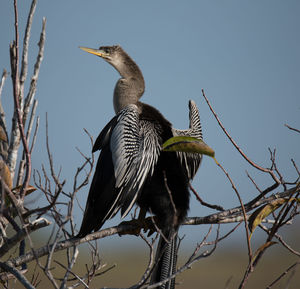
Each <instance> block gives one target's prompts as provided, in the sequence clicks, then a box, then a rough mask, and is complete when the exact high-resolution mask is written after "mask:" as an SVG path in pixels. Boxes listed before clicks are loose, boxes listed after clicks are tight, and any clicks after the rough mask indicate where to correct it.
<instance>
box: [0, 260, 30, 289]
mask: <svg viewBox="0 0 300 289" xmlns="http://www.w3.org/2000/svg"><path fill="white" fill-rule="evenodd" d="M0 268H1V269H2V270H4V271H6V272H10V273H11V274H12V275H14V276H15V277H16V278H17V279H18V280H19V281H20V282H21V284H22V285H23V286H24V287H25V288H26V289H34V287H33V286H32V285H31V284H30V283H29V281H28V280H27V279H26V277H25V276H24V274H22V272H20V271H19V270H18V269H16V268H15V267H14V266H11V265H10V264H9V263H8V262H0Z"/></svg>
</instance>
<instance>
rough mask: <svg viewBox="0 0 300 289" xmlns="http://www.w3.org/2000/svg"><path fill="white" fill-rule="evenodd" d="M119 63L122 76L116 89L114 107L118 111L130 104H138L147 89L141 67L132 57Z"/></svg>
mask: <svg viewBox="0 0 300 289" xmlns="http://www.w3.org/2000/svg"><path fill="white" fill-rule="evenodd" d="M126 60H127V61H126V62H124V65H118V71H119V73H120V75H121V76H122V78H120V79H119V80H118V82H117V84H116V86H115V91H114V109H115V112H116V113H118V112H119V111H120V110H122V109H123V108H125V107H126V106H127V105H129V104H137V103H138V101H139V99H140V98H141V96H142V95H143V93H144V91H145V81H144V77H143V74H142V72H141V70H140V69H139V67H138V66H137V65H136V64H135V63H134V62H133V61H132V60H131V59H130V58H128V59H126Z"/></svg>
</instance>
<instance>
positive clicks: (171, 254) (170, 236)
mask: <svg viewBox="0 0 300 289" xmlns="http://www.w3.org/2000/svg"><path fill="white" fill-rule="evenodd" d="M177 238H178V237H177V232H174V230H171V232H168V233H167V234H166V235H164V236H160V239H159V241H158V245H157V249H156V256H155V262H156V267H155V268H154V271H153V273H152V277H151V281H150V284H155V283H158V282H160V281H163V280H166V279H167V278H169V277H170V276H171V275H173V274H174V273H175V271H176V263H177ZM167 240H168V241H167ZM157 288H160V289H174V288H175V278H173V279H171V280H169V281H168V282H166V283H164V284H163V285H161V286H159V287H157Z"/></svg>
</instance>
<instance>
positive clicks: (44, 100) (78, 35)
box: [0, 0, 300, 242]
mask: <svg viewBox="0 0 300 289" xmlns="http://www.w3.org/2000/svg"><path fill="white" fill-rule="evenodd" d="M30 2H31V1H19V4H18V5H19V6H18V7H19V18H20V19H19V26H20V41H21V40H22V39H23V35H24V27H25V23H26V19H27V14H28V11H29V7H30ZM299 12H300V3H299V1H296V0H294V1H279V0H272V1H271V0H265V1H233V0H229V1H197V0H194V1H171V0H165V1H157V0H156V1H140V0H132V1H123V0H119V1H116V0H113V1H100V0H99V1H92V0H90V1H78V0H72V1H71V0H65V1H57V0H56V1H38V4H37V9H36V12H35V16H34V21H33V27H32V33H31V40H30V52H29V53H30V55H29V77H30V76H31V73H32V71H33V66H34V62H35V59H36V55H37V51H38V50H37V49H38V47H37V43H38V40H39V33H40V31H41V25H42V18H43V17H46V20H47V24H46V44H45V54H44V60H43V62H42V65H41V69H40V76H39V80H38V83H37V92H36V99H38V101H39V105H38V111H37V114H38V115H39V116H40V129H39V133H38V140H37V144H36V146H35V150H34V153H33V156H32V160H33V167H34V168H35V169H38V170H40V169H41V164H42V163H44V164H47V155H46V146H45V115H46V112H47V113H48V119H49V138H50V147H51V150H52V154H53V160H54V164H55V169H56V170H57V171H58V170H59V169H60V168H62V171H61V176H62V178H64V179H66V180H67V183H66V187H65V190H66V191H68V190H71V188H72V179H73V175H74V173H75V171H76V169H77V167H78V166H79V165H80V164H81V163H82V161H83V159H82V157H81V156H80V154H79V153H78V152H77V150H76V147H78V148H79V149H80V150H81V151H82V152H84V153H85V154H89V153H90V151H91V146H90V142H89V139H88V138H87V137H86V135H85V133H84V132H83V129H84V128H85V129H87V130H88V131H89V132H90V134H91V135H93V137H94V139H95V138H96V137H97V135H98V134H99V132H100V131H101V129H102V128H103V127H104V126H105V124H106V123H107V122H108V121H109V120H110V119H111V118H112V117H113V116H114V110H113V105H112V95H113V89H114V85H115V83H116V81H117V79H118V78H119V76H118V73H117V72H116V71H115V70H114V69H113V67H111V66H110V65H109V64H107V63H106V62H105V61H103V60H102V59H100V58H97V57H96V56H93V55H90V54H87V53H85V52H83V51H82V50H80V49H79V48H78V46H87V47H92V48H97V47H99V46H102V45H114V44H120V45H121V46H122V47H123V49H124V50H125V51H127V52H128V54H129V55H130V56H131V57H132V58H133V59H134V60H135V61H136V63H137V64H138V65H139V67H140V68H141V70H142V72H143V75H144V78H145V82H146V91H145V94H144V96H143V98H142V101H143V102H146V103H148V104H151V105H153V106H154V107H156V108H158V109H159V110H160V111H161V112H162V113H163V115H164V116H165V117H166V118H167V119H168V120H170V121H171V122H172V123H173V125H174V127H176V128H180V129H184V128H187V127H188V100H189V99H193V100H194V101H195V102H196V104H197V106H198V108H199V112H200V117H201V122H202V127H203V135H204V140H205V142H206V143H207V144H209V145H210V146H211V147H212V148H213V149H214V150H215V152H216V158H217V159H218V161H219V162H220V163H221V164H222V165H223V166H224V167H225V168H226V170H227V171H228V172H229V173H230V175H231V177H232V179H233V181H234V182H235V184H236V186H237V188H238V190H239V192H240V194H241V197H242V199H243V201H245V202H246V201H247V200H250V199H251V198H253V197H254V196H255V194H257V191H256V190H255V187H254V186H253V184H252V183H251V181H250V180H249V179H248V177H247V175H246V170H247V171H248V172H249V173H250V174H251V176H253V177H254V178H255V180H256V181H257V184H258V185H259V187H260V188H261V189H264V188H266V187H268V186H269V185H271V184H272V180H271V178H270V177H269V176H268V175H265V174H262V173H259V172H257V171H256V170H255V169H253V168H251V167H250V166H249V165H248V164H247V163H246V162H245V160H244V159H242V158H241V156H240V155H239V153H238V152H237V151H236V150H235V148H234V147H233V146H232V145H231V144H230V142H229V141H228V139H227V138H226V136H225V135H224V133H223V132H222V131H221V129H220V127H219V126H218V124H217V122H216V121H215V119H214V117H213V116H212V114H211V112H210V111H209V108H208V106H207V104H206V103H205V101H204V99H203V97H202V94H201V89H204V90H205V93H206V95H207V97H208V98H209V100H210V102H211V104H212V105H213V107H214V109H215V111H216V112H217V114H218V116H219V117H220V119H221V120H222V122H223V124H224V126H225V127H226V129H227V130H228V131H229V132H230V134H231V135H232V137H233V138H234V139H235V141H236V142H237V143H238V144H239V145H240V146H241V148H242V149H243V150H244V152H245V153H246V154H247V155H248V156H249V157H250V158H251V159H252V160H253V161H255V162H257V163H258V164H259V165H261V166H263V167H269V166H270V155H269V152H268V148H271V149H274V148H276V155H277V165H278V168H279V170H280V171H281V172H282V174H283V176H284V178H285V179H286V180H287V181H290V182H292V181H294V180H295V179H296V172H295V170H294V168H293V166H292V163H291V161H290V160H291V158H293V159H294V160H295V161H296V163H298V165H299V162H300V152H299V134H297V133H295V132H292V131H290V130H289V129H287V128H286V127H285V126H284V124H288V125H290V126H292V127H296V128H298V129H299V128H300V117H299V116H300V97H299V91H300V79H299V77H300V57H299V51H300V40H299V26H300V18H299ZM13 19H14V18H13V4H12V1H1V4H0V27H1V30H0V36H1V42H0V69H1V70H2V69H3V68H6V69H7V70H8V71H10V64H9V43H10V42H11V41H12V40H13V39H14V30H13V28H14V26H13V24H14V22H13ZM29 80H30V78H29V79H28V81H27V84H26V85H27V86H26V87H27V88H28V84H29ZM2 103H3V106H4V108H5V109H6V111H7V113H6V116H7V120H9V119H10V118H11V109H12V105H13V100H12V92H11V80H10V79H9V78H8V79H7V81H6V84H5V87H4V90H3V92H2ZM97 156H98V154H96V157H97ZM193 186H194V187H195V189H196V190H197V191H198V192H199V194H200V195H201V197H202V199H203V200H205V201H206V202H209V203H213V204H220V205H222V206H223V207H225V208H230V207H233V206H237V205H238V204H239V203H238V199H237V197H236V195H235V193H234V191H233V190H232V188H231V185H230V183H229V182H228V180H227V178H226V177H225V175H224V174H223V173H222V172H221V171H220V169H219V168H218V167H217V166H216V165H215V163H214V162H213V160H212V159H210V158H208V157H204V160H203V162H202V165H201V168H200V169H199V172H198V174H197V176H196V177H195V179H194V182H193ZM87 192H88V188H86V189H84V190H83V191H82V192H81V193H80V194H79V195H78V199H79V202H80V204H81V205H83V206H84V204H85V201H86V198H87ZM37 194H38V193H37ZM210 213H213V211H211V210H209V209H207V208H203V207H202V206H201V205H200V204H199V203H197V202H196V201H195V200H194V199H192V202H191V210H190V213H189V215H190V216H205V215H207V214H210ZM81 216H82V213H81V211H80V210H78V209H77V210H76V211H75V221H76V222H77V223H78V227H79V225H80V220H81ZM119 221H120V219H119V216H116V217H115V220H114V221H113V222H109V223H108V224H107V226H109V225H111V224H117V223H118V222H119ZM195 231H196V232H195ZM183 232H186V234H187V237H186V238H187V240H189V241H195V240H196V237H195V236H196V234H198V232H203V231H202V230H201V228H199V227H197V229H195V228H185V229H184V231H183ZM241 232H242V233H241V234H244V232H243V231H242V230H241ZM240 236H241V235H240V234H238V233H237V234H235V236H234V237H233V238H235V239H234V240H236V241H237V242H238V240H239V238H240ZM116 242H118V241H116Z"/></svg>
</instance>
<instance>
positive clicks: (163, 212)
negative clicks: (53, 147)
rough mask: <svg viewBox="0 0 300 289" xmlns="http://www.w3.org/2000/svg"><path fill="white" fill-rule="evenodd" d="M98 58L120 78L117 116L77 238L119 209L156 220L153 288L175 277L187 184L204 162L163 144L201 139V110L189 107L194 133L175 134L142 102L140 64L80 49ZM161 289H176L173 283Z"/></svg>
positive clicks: (104, 141)
mask: <svg viewBox="0 0 300 289" xmlns="http://www.w3.org/2000/svg"><path fill="white" fill-rule="evenodd" d="M80 48H81V49H82V50H84V51H86V52H89V53H92V54H94V55H97V56H100V57H101V58H103V59H104V60H106V61H107V62H108V63H109V64H111V65H112V66H113V67H114V68H115V69H116V70H117V71H118V72H119V73H120V75H121V78H120V79H119V80H118V81H117V83H116V86H115V89H114V96H113V104H114V109H115V112H116V115H115V116H114V117H113V118H112V120H111V121H110V122H109V123H108V124H107V125H106V126H105V127H104V129H103V130H102V131H101V133H100V135H99V136H98V138H97V140H96V142H95V145H94V147H93V152H95V151H97V150H101V153H100V156H99V159H98V163H97V166H96V171H95V174H94V177H93V180H92V183H91V187H90V191H89V195H88V199H87V203H86V208H85V212H84V216H83V221H82V225H81V228H80V231H79V233H78V237H84V236H86V235H87V234H89V233H91V232H92V231H97V230H99V229H100V228H101V227H102V225H103V224H104V222H105V221H106V220H108V219H110V218H112V217H113V216H114V215H115V214H116V213H117V212H118V211H119V210H121V216H122V218H123V217H125V216H126V215H127V214H128V212H129V211H130V209H131V208H132V207H133V205H134V204H137V205H138V206H139V207H140V208H141V211H143V212H150V213H152V214H154V215H155V216H156V218H155V220H156V225H157V227H158V228H159V229H160V232H161V234H162V235H163V236H161V238H160V242H159V245H158V249H157V260H159V261H158V264H157V268H156V270H155V271H154V272H155V273H154V274H153V277H152V281H151V282H152V283H154V282H159V281H162V280H163V279H166V278H168V277H169V276H170V275H172V274H173V273H174V270H175V267H174V266H175V265H176V259H175V255H176V254H174V252H175V251H174V250H175V249H176V248H175V247H176V234H177V231H178V228H179V226H180V224H181V223H182V222H183V221H184V219H185V217H186V216H187V212H188V209H189V200H190V193H189V188H188V184H189V181H190V180H191V179H192V178H193V177H194V175H195V174H196V171H197V169H198V167H199V165H200V162H201V155H200V154H193V153H184V152H165V151H162V150H161V147H162V144H163V143H164V142H165V141H166V140H168V139H169V138H171V137H173V136H178V135H183V136H192V137H196V138H200V139H202V132H201V125H200V119H199V113H198V109H197V107H196V104H195V103H194V102H193V101H190V102H189V110H190V128H189V129H187V130H176V129H174V128H173V127H172V125H171V123H170V122H169V121H168V120H166V119H165V118H164V117H163V115H162V114H161V113H160V112H159V111H158V110H157V109H156V108H154V107H152V106H150V105H148V104H145V103H142V102H140V100H139V99H140V98H141V96H142V95H143V93H144V90H145V83H144V78H143V75H142V72H141V70H140V69H139V67H138V66H137V64H136V63H135V62H134V61H133V60H132V59H131V58H130V56H129V55H128V54H127V53H126V52H125V51H124V50H123V49H122V48H121V47H120V46H119V45H117V46H104V47H100V48H99V49H91V48H86V47H80ZM161 288H174V279H173V281H171V282H167V283H165V284H164V285H163V286H162V287H161Z"/></svg>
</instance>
